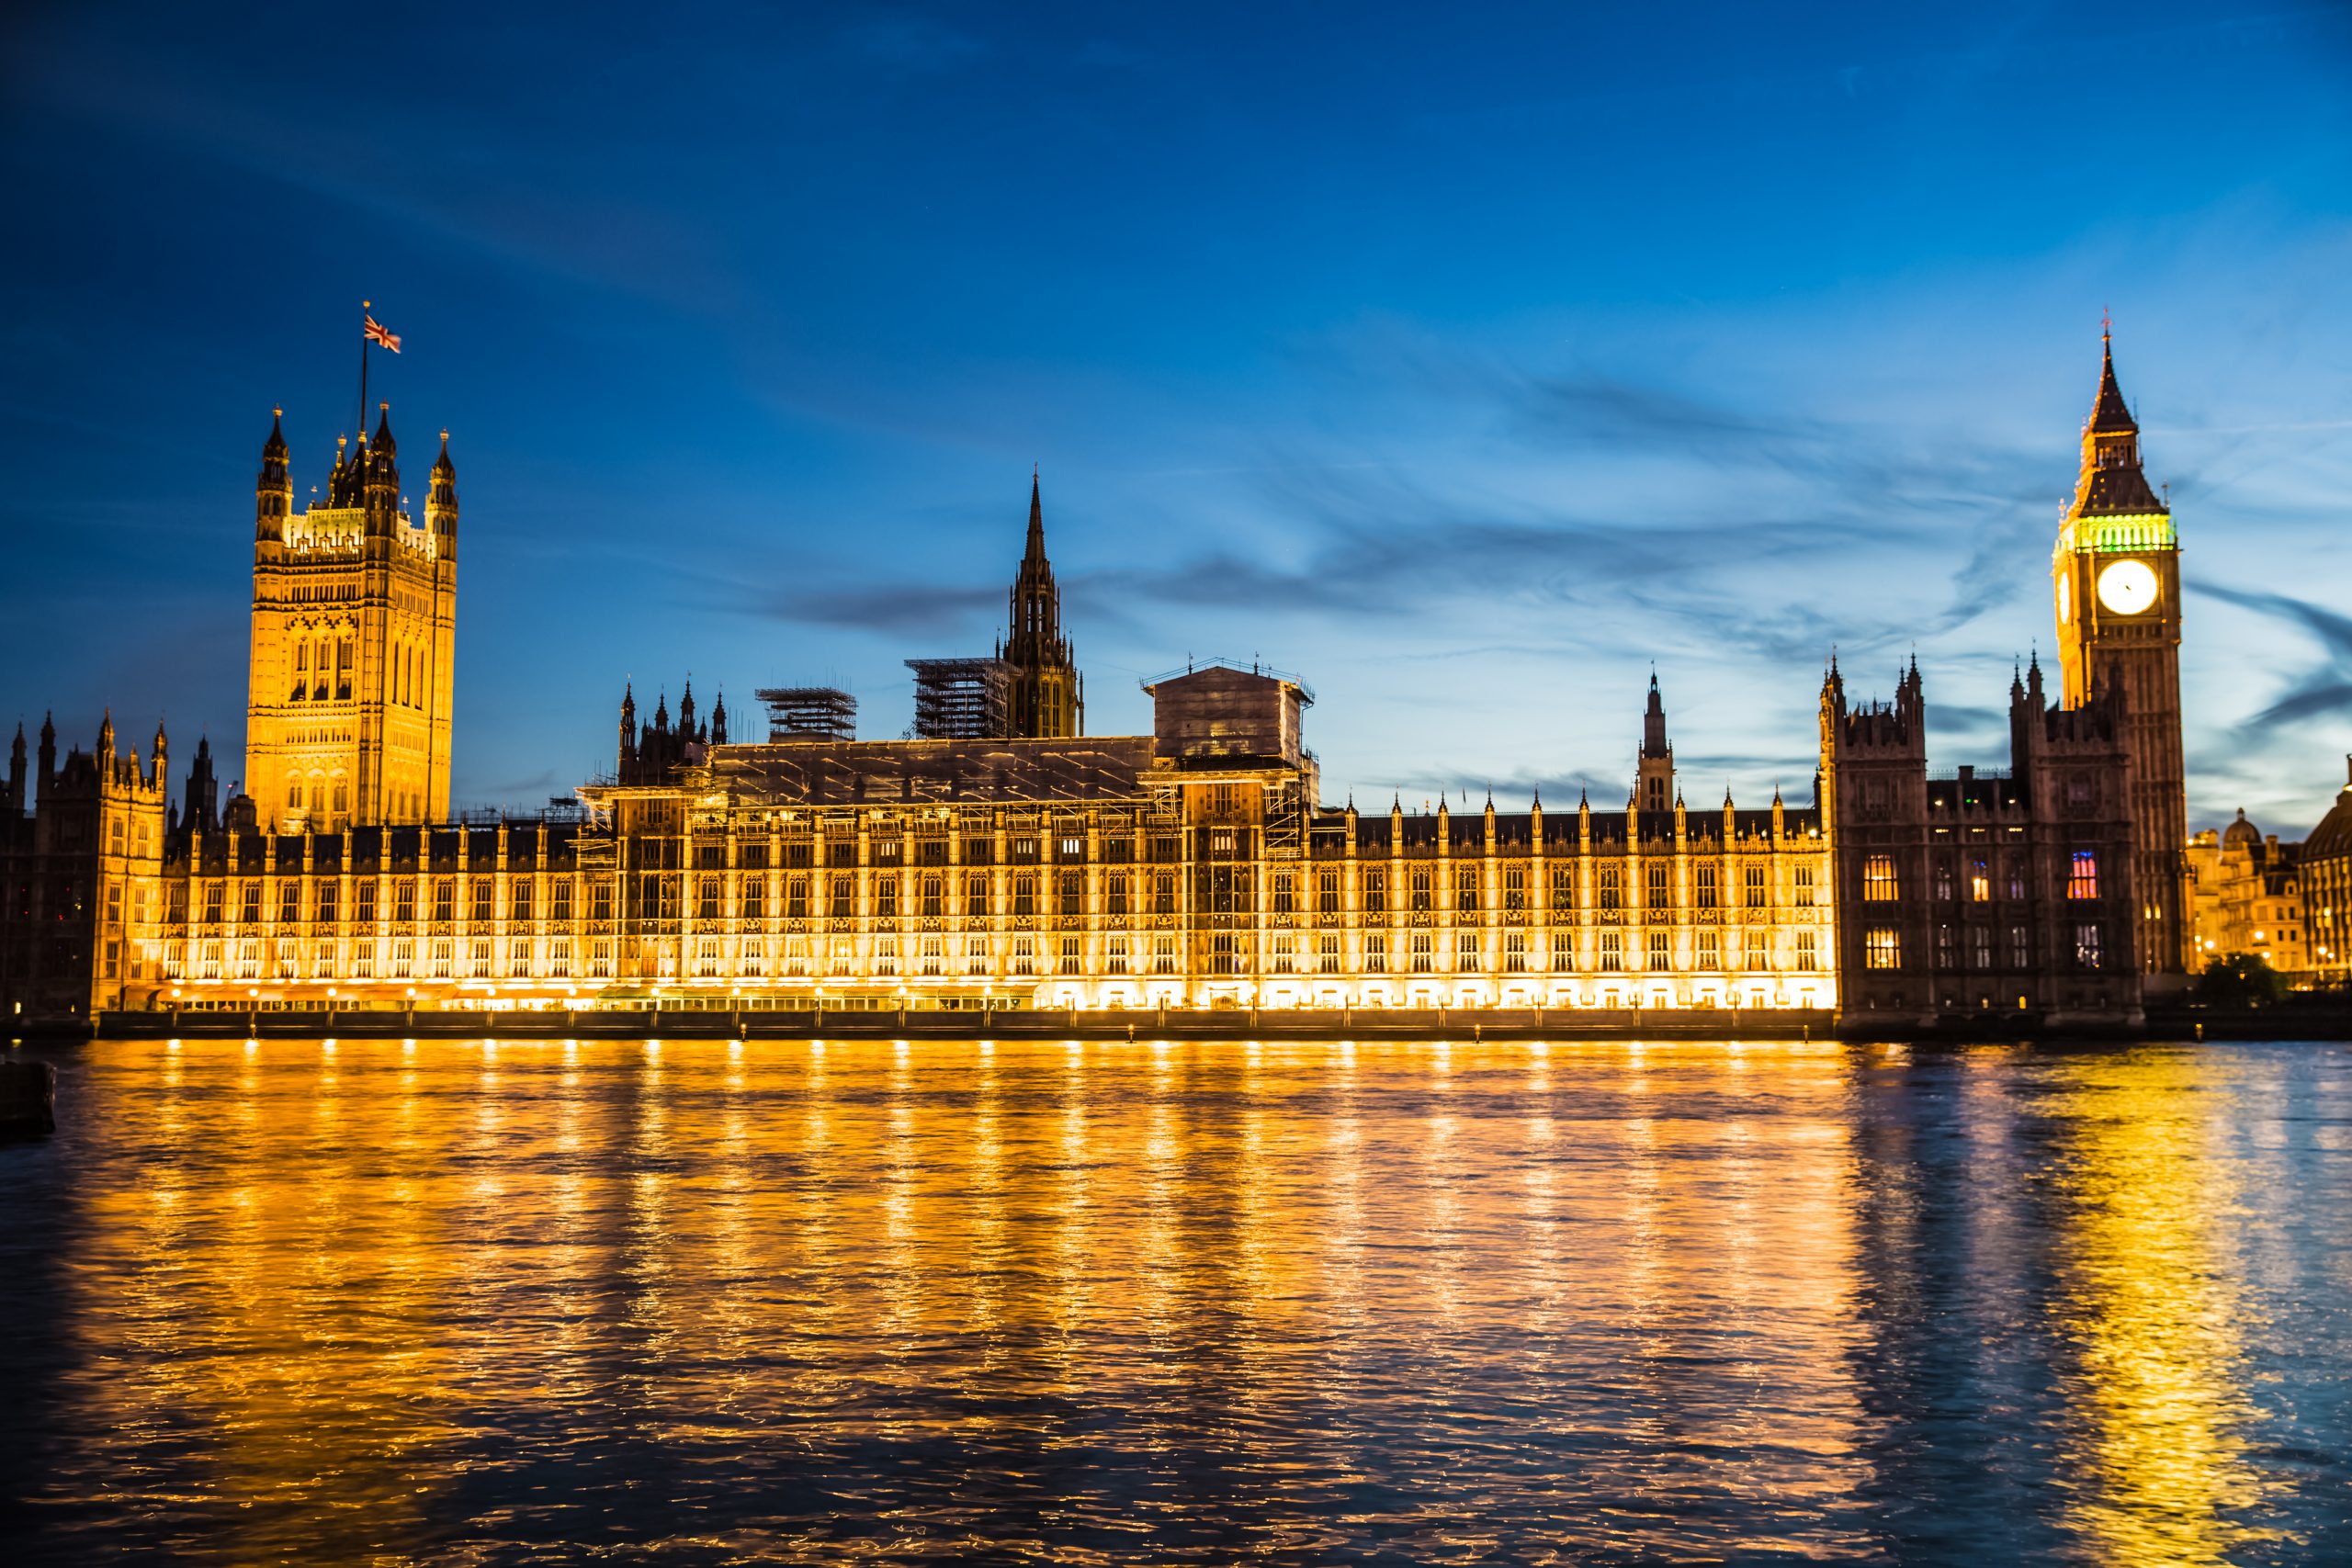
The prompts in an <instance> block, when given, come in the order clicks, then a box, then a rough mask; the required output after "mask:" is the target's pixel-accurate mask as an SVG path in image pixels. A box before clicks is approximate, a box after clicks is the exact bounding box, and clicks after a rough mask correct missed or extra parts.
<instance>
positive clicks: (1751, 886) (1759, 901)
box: [1747, 865, 1764, 909]
mask: <svg viewBox="0 0 2352 1568" xmlns="http://www.w3.org/2000/svg"><path fill="white" fill-rule="evenodd" d="M1747 907H1748V908H1751V909H1760V908H1763V907H1764V868H1763V867H1762V866H1761V865H1751V866H1749V867H1748V868H1747Z"/></svg>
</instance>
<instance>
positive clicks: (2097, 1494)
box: [2055, 1055, 2276, 1564]
mask: <svg viewBox="0 0 2352 1568" xmlns="http://www.w3.org/2000/svg"><path fill="white" fill-rule="evenodd" d="M2070 1068H2071V1070H2069V1071H2068V1072H2066V1073H2065V1074H2064V1077H2063V1078H2062V1080H2061V1081H2062V1083H2063V1084H2064V1090H2063V1092H2062V1094H2061V1095H2060V1097H2059V1100H2058V1104H2057V1107H2056V1109H2058V1110H2059V1111H2060V1112H2061V1114H2063V1115H2064V1119H2065V1121H2066V1122H2067V1123H2068V1124H2069V1126H2070V1127H2071V1129H2072V1136H2071V1137H2069V1138H2068V1139H2066V1140H2065V1142H2064V1145H2063V1147H2064V1160H2063V1162H2062V1163H2061V1164H2060V1166H2059V1167H2058V1175H2059V1177H2060V1190H2061V1191H2062V1192H2063V1194H2064V1201H2066V1203H2067V1204H2068V1207H2069V1209H2070V1211H2071V1213H2070V1214H2069V1221H2070V1223H2069V1224H2067V1225H2066V1226H2065V1229H2064V1235H2065V1236H2066V1238H2067V1241H2068V1245H2067V1246H2066V1247H2065V1248H2064V1286H2063V1290H2062V1293H2061V1295H2060V1297H2059V1300H2058V1302H2057V1303H2056V1309H2055V1310H2056V1316H2057V1318H2058V1320H2059V1321H2060V1323H2061V1324H2062V1325H2064V1329H2065V1330H2066V1332H2067V1333H2068V1335H2069V1336H2070V1337H2071V1338H2072V1340H2073V1342H2074V1344H2075V1347H2076V1348H2077V1351H2078V1353H2079V1356H2080V1377H2081V1380H2082V1386H2083V1389H2084V1392H2085V1393H2086V1398H2085V1399H2084V1400H2083V1401H2082V1402H2081V1403H2080V1404H2079V1405H2078V1407H2077V1410H2076V1416H2077V1419H2078V1421H2079V1424H2080V1428H2081V1435H2082V1449H2081V1450H2080V1452H2079V1453H2078V1455H2077V1456H2076V1460H2077V1463H2078V1465H2079V1467H2080V1472H2081V1473H2080V1476H2079V1488H2080V1489H2079V1493H2078V1496H2079V1504H2078V1508H2077V1512H2076V1519H2075V1522H2076V1523H2077V1525H2078V1527H2079V1528H2080V1529H2082V1531H2083V1532H2084V1534H2085V1535H2086V1537H2088V1539H2089V1540H2092V1541H2093V1542H2095V1543H2096V1544H2097V1546H2098V1551H2099V1554H2100V1556H2101V1558H2102V1560H2103V1561H2106V1562H2115V1563H2124V1564H2139V1563H2151V1564H2154V1563H2205V1562H2227V1561H2230V1560H2231V1553H2232V1551H2233V1549H2235V1548H2238V1547H2240V1546H2243V1545H2245V1544H2246V1543H2248V1542H2249V1541H2254V1540H2267V1539H2269V1538H2270V1537H2271V1536H2273V1535H2274V1534H2275V1533H2276V1532H2275V1531H2272V1530H2268V1529H2258V1528H2255V1527H2251V1526H2249V1525H2247V1524H2246V1523H2245V1522H2244V1521H2245V1519H2246V1518H2248V1517H2254V1516H2255V1515H2256V1506H2257V1505H2258V1504H2259V1503H2260V1502H2261V1501H2262V1494H2263V1492H2264V1491H2265V1490H2266V1488H2267V1486H2269V1485H2270V1484H2272V1483H2273V1476H2272V1475H2271V1473H2270V1472H2266V1471H2265V1470H2263V1469H2262V1468H2260V1467H2258V1466H2257V1465H2256V1464H2255V1463H2254V1462H2252V1457H2251V1455H2250V1454H2249V1451H2248V1450H2249V1446H2250V1438H2249V1432H2250V1430H2251V1428H2252V1426H2253V1423H2254V1420H2255V1417H2256V1410H2255V1407H2254V1404H2253V1403H2252V1401H2251V1399H2250V1398H2249V1397H2248V1394H2247V1391H2246V1388H2245V1378H2246V1367H2245V1359H2246V1358H2245V1339H2244V1336H2245V1333H2246V1332H2247V1331H2248V1330H2250V1329H2256V1328H2258V1327H2259V1326H2260V1325H2257V1324H2255V1323H2252V1322H2249V1321H2248V1317H2247V1314H2248V1310H2249V1309H2248V1303H2245V1301H2244V1300H2242V1299H2241V1292H2240V1291H2239V1289H2238V1287H2237V1284H2236V1280H2235V1275H2236V1272H2237V1269H2236V1262H2235V1259H2234V1258H2233V1257H2232V1253H2233V1240H2232V1238H2233V1235H2235V1234H2236V1233H2237V1232H2238V1231H2239V1229H2240V1226H2241V1225H2242V1224H2243V1223H2244V1221H2245V1217H2246V1216H2245V1203H2246V1199H2247V1196H2248V1195H2247V1194H2246V1193H2245V1192H2243V1191H2242V1190H2239V1185H2238V1183H2239V1180H2240V1175H2239V1168H2238V1167H2237V1165H2236V1164H2235V1162H2233V1161H2232V1160H2230V1159H2227V1158H2218V1157H2216V1156H2217V1154H2219V1153H2221V1152H2222V1151H2219V1150H2217V1149H2216V1148H2214V1147H2213V1146H2212V1145H2213V1144H2214V1143H2215V1141H2216V1140H2217V1139H2218V1138H2219V1137H2220V1136H2221V1135H2222V1132H2223V1129H2222V1128H2221V1127H2218V1126H2216V1125H2214V1124H2213V1123H2212V1122H2211V1119H2210V1118H2211V1106H2212V1102H2213V1101H2214V1100H2215V1099H2216V1098H2217V1091H2218V1090H2220V1089H2222V1088H2223V1085H2222V1083H2221V1082H2220V1081H2219V1070H2218V1068H2217V1063H2216V1060H2215V1059H2214V1058H2200V1057H2197V1056H2151V1055H2139V1056H2127V1057H2113V1058H2094V1059H2086V1060H2084V1061H2081V1062H2078V1063H2075V1064H2070Z"/></svg>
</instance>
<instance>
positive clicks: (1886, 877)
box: [1862, 855, 1895, 967]
mask: <svg viewBox="0 0 2352 1568" xmlns="http://www.w3.org/2000/svg"><path fill="white" fill-rule="evenodd" d="M1862 897H1863V898H1864V899H1865V900H1867V901H1868V902H1870V903H1872V904H1892V903H1894V897H1895V881H1894V856H1893V855H1872V856H1871V857H1870V858H1869V859H1867V860H1865V861H1864V862H1863V863H1862ZM1890 967H1892V965H1890Z"/></svg>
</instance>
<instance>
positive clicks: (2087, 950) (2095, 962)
mask: <svg viewBox="0 0 2352 1568" xmlns="http://www.w3.org/2000/svg"><path fill="white" fill-rule="evenodd" d="M2103 934H2104V933H2103V932H2102V931H2100V929H2099V926H2098V921H2096V920H2086V921H2085V922H2084V923H2083V924H2081V925H2078V926H2076V927H2075V964H2076V965H2078V966H2079V967H2081V968H2085V969H2097V968H2099V967H2101V966H2102V965H2104V964H2106V962H2107V952H2106V947H2107V944H2106V943H2105V942H2103V941H2102V940H2101V938H2102V936H2103Z"/></svg>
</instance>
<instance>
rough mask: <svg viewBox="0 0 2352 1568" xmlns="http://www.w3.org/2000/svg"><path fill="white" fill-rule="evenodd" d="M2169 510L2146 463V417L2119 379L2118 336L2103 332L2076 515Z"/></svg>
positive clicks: (2128, 514)
mask: <svg viewBox="0 0 2352 1568" xmlns="http://www.w3.org/2000/svg"><path fill="white" fill-rule="evenodd" d="M2167 510H2169V509H2168V508H2167V507H2166V506H2165V503H2164V502H2162V501H2160V500H2159V499H2157V496H2156V492H2155V491H2153V490H2151V489H2150V488H2149V487H2148V479H2147V476H2146V475H2145V474H2144V473H2143V472H2142V471H2141V468H2140V423H2139V422H2138V421H2137V420H2135V419H2133V418H2132V417H2131V406H2130V405H2129V404H2127V403H2126V402H2124V400H2123V389H2122V388H2121V387H2120V386H2119V385H2118V384H2117V382H2116V379H2115V342H2114V338H2113V336H2112V334H2111V333H2108V332H2105V331H2102V332H2101V333H2099V371H2098V397H2097V398H2096V399H2095V400H2093V401H2092V403H2091V417H2090V419H2089V421H2088V422H2087V423H2085V424H2084V426H2083V467H2082V472H2081V475H2080V476H2079V477H2078V478H2077V479H2076V480H2075V504H2074V506H2073V508H2072V510H2071V511H2070V513H2068V514H2069V515H2070V516H2074V517H2119V516H2120V517H2132V516H2146V515H2151V514H2155V513H2164V512H2165V511H2167Z"/></svg>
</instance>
